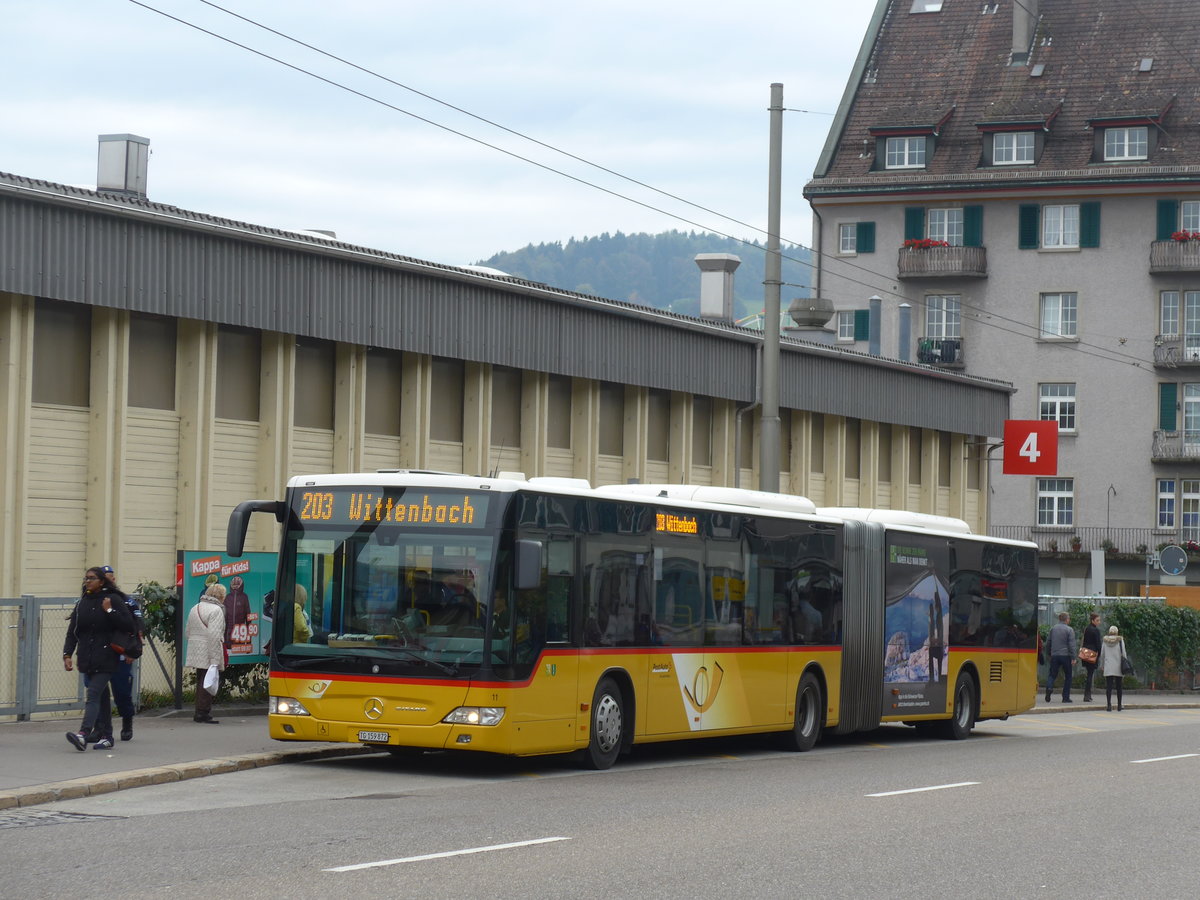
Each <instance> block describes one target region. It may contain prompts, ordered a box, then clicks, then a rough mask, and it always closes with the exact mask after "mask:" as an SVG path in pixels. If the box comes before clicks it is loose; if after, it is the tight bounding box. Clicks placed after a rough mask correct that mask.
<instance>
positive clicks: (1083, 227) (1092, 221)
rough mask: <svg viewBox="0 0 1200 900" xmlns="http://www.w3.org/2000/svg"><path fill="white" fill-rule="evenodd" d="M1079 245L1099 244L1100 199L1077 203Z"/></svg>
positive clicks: (1097, 245)
mask: <svg viewBox="0 0 1200 900" xmlns="http://www.w3.org/2000/svg"><path fill="white" fill-rule="evenodd" d="M1079 246H1080V247H1099V246H1100V201H1099V200H1089V201H1087V202H1086V203H1080V204H1079Z"/></svg>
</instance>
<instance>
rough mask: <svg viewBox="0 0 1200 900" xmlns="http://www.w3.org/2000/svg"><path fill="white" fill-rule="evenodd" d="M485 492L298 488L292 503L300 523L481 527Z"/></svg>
mask: <svg viewBox="0 0 1200 900" xmlns="http://www.w3.org/2000/svg"><path fill="white" fill-rule="evenodd" d="M490 499H491V498H490V497H489V496H488V495H486V494H477V493H450V492H445V491H417V490H412V489H409V490H407V491H405V492H404V493H403V494H388V493H379V492H373V491H362V490H345V489H335V490H311V491H297V492H296V495H295V499H294V501H293V504H294V506H295V511H296V516H297V517H298V518H299V519H300V521H301V522H323V523H328V524H337V525H347V524H354V523H358V522H379V523H387V524H390V525H439V526H450V527H454V526H458V527H462V528H472V527H479V526H482V525H483V524H485V522H486V520H487V509H488V501H489V500H490Z"/></svg>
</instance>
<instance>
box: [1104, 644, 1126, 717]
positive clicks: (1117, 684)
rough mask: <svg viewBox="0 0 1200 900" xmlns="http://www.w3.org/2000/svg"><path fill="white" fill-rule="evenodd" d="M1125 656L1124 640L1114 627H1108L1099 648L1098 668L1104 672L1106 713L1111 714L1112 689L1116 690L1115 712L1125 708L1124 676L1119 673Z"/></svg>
mask: <svg viewBox="0 0 1200 900" xmlns="http://www.w3.org/2000/svg"><path fill="white" fill-rule="evenodd" d="M1124 655H1125V638H1123V637H1121V635H1120V633H1119V632H1118V631H1117V626H1116V625H1110V626H1109V627H1108V634H1106V635H1105V636H1104V646H1103V647H1101V648H1100V668H1101V670H1103V672H1104V694H1105V696H1106V697H1107V698H1108V711H1109V712H1112V695H1113V688H1116V689H1117V712H1120V711H1121V710H1122V709H1124V708H1125V706H1124V699H1125V698H1124V687H1125V674H1124V673H1123V672H1122V671H1121V658H1122V657H1123V656H1124Z"/></svg>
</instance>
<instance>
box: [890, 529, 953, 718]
mask: <svg viewBox="0 0 1200 900" xmlns="http://www.w3.org/2000/svg"><path fill="white" fill-rule="evenodd" d="M887 553H888V557H887V570H886V578H887V584H886V586H885V597H884V602H885V604H886V607H885V609H884V620H883V628H884V636H885V639H886V643H885V646H884V658H883V681H884V684H883V689H884V710H885V712H886V713H889V714H892V715H896V714H903V713H913V714H921V713H941V712H945V711H946V662H947V655H948V650H949V646H948V643H947V640H946V635H947V633H948V631H949V627H950V592H949V588H948V585H949V578H948V571H949V551H948V549H947V546H946V541H945V540H944V539H932V540H930V539H925V538H922V537H921V536H920V535H912V534H897V535H895V536H894V537H893V536H892V535H889V537H888V544H887Z"/></svg>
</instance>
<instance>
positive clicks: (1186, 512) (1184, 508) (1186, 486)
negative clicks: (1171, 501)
mask: <svg viewBox="0 0 1200 900" xmlns="http://www.w3.org/2000/svg"><path fill="white" fill-rule="evenodd" d="M1179 512H1180V525H1182V526H1183V527H1182V529H1181V531H1180V538H1182V539H1183V540H1185V541H1200V479H1196V478H1185V479H1183V480H1181V481H1180V482H1179Z"/></svg>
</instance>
